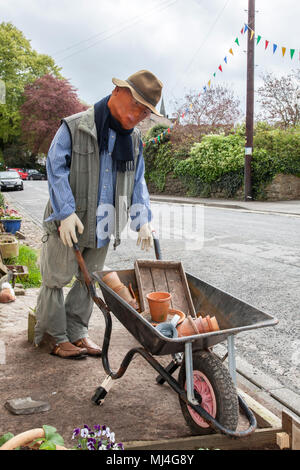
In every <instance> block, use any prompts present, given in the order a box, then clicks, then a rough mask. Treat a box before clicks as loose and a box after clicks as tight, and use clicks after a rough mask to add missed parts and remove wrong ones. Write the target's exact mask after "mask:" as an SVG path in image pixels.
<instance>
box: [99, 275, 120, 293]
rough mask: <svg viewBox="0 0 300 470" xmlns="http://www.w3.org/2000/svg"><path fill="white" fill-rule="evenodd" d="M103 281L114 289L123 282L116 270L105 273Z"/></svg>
mask: <svg viewBox="0 0 300 470" xmlns="http://www.w3.org/2000/svg"><path fill="white" fill-rule="evenodd" d="M102 281H103V282H105V284H106V285H108V287H110V288H111V289H113V290H115V288H116V287H118V286H120V285H121V284H122V282H121V281H120V278H119V276H118V274H117V273H116V272H115V271H111V272H110V273H107V274H105V276H103V278H102Z"/></svg>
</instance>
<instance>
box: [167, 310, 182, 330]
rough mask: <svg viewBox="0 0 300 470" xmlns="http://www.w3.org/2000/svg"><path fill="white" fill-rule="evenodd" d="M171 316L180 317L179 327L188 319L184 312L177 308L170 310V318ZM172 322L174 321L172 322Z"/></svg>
mask: <svg viewBox="0 0 300 470" xmlns="http://www.w3.org/2000/svg"><path fill="white" fill-rule="evenodd" d="M169 315H173V316H174V315H179V317H180V318H179V320H178V322H177V326H178V325H180V324H181V323H182V322H183V321H184V320H185V318H186V315H185V313H184V312H182V311H181V310H176V309H175V308H169V311H168V316H169ZM171 321H172V320H171Z"/></svg>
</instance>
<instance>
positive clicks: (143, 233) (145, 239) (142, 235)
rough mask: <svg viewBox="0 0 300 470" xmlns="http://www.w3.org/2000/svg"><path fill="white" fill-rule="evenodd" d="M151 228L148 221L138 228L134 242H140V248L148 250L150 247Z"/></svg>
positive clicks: (151, 239)
mask: <svg viewBox="0 0 300 470" xmlns="http://www.w3.org/2000/svg"><path fill="white" fill-rule="evenodd" d="M152 231H153V228H152V226H151V224H150V223H149V222H147V223H146V224H144V225H142V227H141V228H140V231H139V234H138V238H137V242H136V244H137V245H139V244H141V249H142V250H145V249H146V251H148V250H149V248H150V247H152V246H153V237H152Z"/></svg>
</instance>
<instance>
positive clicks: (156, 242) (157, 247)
mask: <svg viewBox="0 0 300 470" xmlns="http://www.w3.org/2000/svg"><path fill="white" fill-rule="evenodd" d="M152 237H153V245H154V251H155V256H156V259H162V256H161V250H160V243H159V239H158V236H157V235H156V232H155V230H152Z"/></svg>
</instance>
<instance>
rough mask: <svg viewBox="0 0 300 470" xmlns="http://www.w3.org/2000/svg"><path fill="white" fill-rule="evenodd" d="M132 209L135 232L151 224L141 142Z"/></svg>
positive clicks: (132, 225) (132, 227)
mask: <svg viewBox="0 0 300 470" xmlns="http://www.w3.org/2000/svg"><path fill="white" fill-rule="evenodd" d="M131 202H132V204H131V207H130V217H131V224H130V227H131V229H132V230H134V231H139V230H140V227H142V226H143V225H144V224H145V223H147V222H151V220H152V212H151V209H150V196H149V192H148V188H147V184H146V181H145V162H144V157H143V142H142V141H141V140H140V148H139V155H138V158H137V167H136V172H135V179H134V187H133V194H132V201H131Z"/></svg>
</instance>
